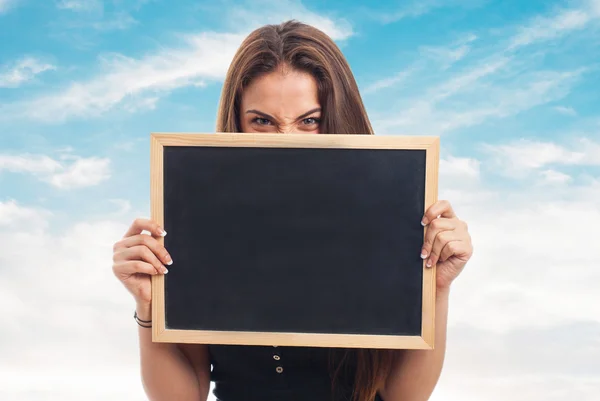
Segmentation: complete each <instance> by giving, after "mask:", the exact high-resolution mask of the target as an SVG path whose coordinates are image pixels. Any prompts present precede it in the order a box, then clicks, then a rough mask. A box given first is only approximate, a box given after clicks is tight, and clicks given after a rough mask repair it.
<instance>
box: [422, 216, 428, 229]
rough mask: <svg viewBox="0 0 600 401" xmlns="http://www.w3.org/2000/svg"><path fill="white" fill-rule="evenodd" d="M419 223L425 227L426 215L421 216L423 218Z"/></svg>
mask: <svg viewBox="0 0 600 401" xmlns="http://www.w3.org/2000/svg"><path fill="white" fill-rule="evenodd" d="M421 225H422V226H423V227H425V226H426V225H427V217H423V220H421Z"/></svg>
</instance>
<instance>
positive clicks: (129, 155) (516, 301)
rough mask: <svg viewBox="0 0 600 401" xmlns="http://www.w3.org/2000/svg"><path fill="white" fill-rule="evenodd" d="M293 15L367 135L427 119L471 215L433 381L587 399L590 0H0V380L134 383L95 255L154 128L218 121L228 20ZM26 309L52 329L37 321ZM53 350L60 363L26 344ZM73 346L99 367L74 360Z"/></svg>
mask: <svg viewBox="0 0 600 401" xmlns="http://www.w3.org/2000/svg"><path fill="white" fill-rule="evenodd" d="M289 18H295V19H298V20H301V21H303V22H307V23H310V24H313V25H315V26H317V27H318V28H320V29H322V30H324V31H325V32H326V33H328V34H329V35H331V36H332V38H334V40H335V41H336V42H337V43H338V45H339V46H340V48H341V49H342V51H343V53H344V54H345V56H346V57H347V59H348V61H349V63H350V65H351V67H352V70H353V72H354V74H355V77H356V79H357V81H358V83H359V86H360V89H361V93H362V96H363V99H364V101H365V104H366V107H367V110H368V112H369V115H370V118H371V121H372V123H373V125H374V127H375V130H376V134H377V135H399V134H401V135H439V136H440V137H441V143H442V153H441V157H442V160H441V165H440V198H446V199H448V200H450V201H451V203H452V204H453V206H454V208H455V210H457V212H458V214H459V217H461V218H462V219H463V220H465V221H467V223H469V226H470V229H471V232H472V236H473V239H474V245H475V254H474V257H473V259H472V261H471V262H470V264H469V266H468V268H467V269H466V270H465V273H464V274H463V275H462V276H461V277H460V278H459V279H458V280H457V282H456V283H455V284H454V288H455V290H454V292H453V299H452V301H451V311H450V322H449V350H448V357H447V361H448V362H447V365H446V368H445V372H444V375H443V378H442V380H441V382H440V385H439V390H437V391H436V393H435V394H434V397H433V398H432V400H433V401H452V400H458V399H460V400H492V401H493V400H504V399H512V400H521V399H522V400H573V399H577V400H592V398H593V397H595V396H596V395H595V394H597V392H598V391H600V381H599V380H598V377H600V371H599V370H598V366H597V365H596V366H593V365H592V364H591V363H590V362H589V361H590V359H589V358H590V357H592V356H593V357H594V358H593V359H592V360H594V359H595V360H598V358H599V357H600V349H599V347H598V338H600V321H599V320H598V316H600V314H598V311H597V307H596V311H595V313H592V310H591V309H592V305H598V304H600V297H599V296H598V295H597V294H598V292H597V290H596V288H597V285H596V287H594V286H593V284H594V283H597V282H598V281H599V280H600V273H598V269H597V257H596V256H595V255H594V252H593V249H594V247H593V245H594V243H593V238H595V237H597V232H596V231H597V229H595V227H597V226H598V225H600V204H599V203H598V202H599V201H598V200H599V199H600V178H599V177H600V174H599V173H600V169H599V167H600V90H599V88H600V1H599V0H573V1H527V2H524V1H516V0H511V1H498V0H465V1H459V0H449V1H442V0H424V1H419V2H417V1H380V2H376V4H368V5H367V2H363V3H361V2H353V1H327V2H318V1H302V2H300V1H295V0H286V1H275V0H261V1H246V2H244V1H241V2H240V1H212V2H206V3H204V2H195V1H177V2H167V1H165V0H132V1H125V0H55V1H44V2H41V1H33V0H0V43H1V45H0V127H1V130H0V243H2V244H4V245H5V246H4V247H3V248H2V249H0V266H1V267H0V272H2V275H1V276H0V294H2V295H0V305H4V306H6V305H10V306H11V307H10V312H9V313H10V315H9V317H10V318H11V320H10V321H11V322H12V323H11V324H10V325H9V327H8V328H7V329H5V330H3V331H4V336H5V337H6V338H7V339H8V341H4V342H3V343H4V345H3V346H1V347H2V348H0V350H2V352H1V354H3V355H5V354H7V355H9V356H12V357H13V359H10V358H9V359H8V360H9V361H11V363H10V364H8V365H7V364H6V362H5V361H6V360H5V361H4V362H0V373H3V374H0V389H2V390H0V398H6V397H2V396H1V395H3V394H7V395H9V396H10V397H9V398H10V399H37V398H34V396H33V395H31V394H29V393H27V392H26V391H27V390H26V387H27V386H29V382H28V381H27V380H26V379H25V376H24V373H23V375H20V373H19V372H21V370H18V369H17V370H15V369H14V368H15V366H18V367H19V368H20V369H22V372H34V373H32V375H33V377H36V378H38V379H39V384H38V388H37V390H39V394H42V395H43V396H42V397H41V398H39V399H45V400H46V399H53V397H56V398H60V399H68V398H66V394H67V393H68V394H71V392H70V391H71V390H72V389H71V388H69V385H68V382H67V381H64V380H63V379H62V378H63V377H68V376H69V375H72V374H74V372H77V374H79V375H81V377H82V380H81V383H82V384H81V387H78V391H80V394H87V393H88V392H89V391H91V390H93V391H94V393H95V394H96V396H97V397H98V398H97V399H115V398H114V397H117V398H119V397H120V398H121V399H123V397H126V398H127V399H140V400H141V399H144V398H143V393H142V392H141V388H139V387H135V388H132V387H131V386H130V384H128V383H129V382H128V380H134V381H135V380H137V376H136V375H137V365H136V363H137V360H136V343H135V341H136V337H135V335H136V332H135V331H134V327H133V326H131V323H132V322H130V321H129V320H131V319H129V314H130V312H129V311H130V308H131V299H130V297H129V295H128V294H127V293H126V292H125V291H124V290H123V289H122V288H121V287H120V286H119V285H120V284H119V283H116V279H114V277H112V276H111V272H110V269H109V267H110V265H111V255H110V254H111V247H112V243H113V242H115V241H117V240H118V239H119V238H120V236H121V235H122V234H123V233H124V231H125V229H126V227H127V225H128V224H129V223H130V222H131V220H132V219H133V218H134V217H136V216H149V141H148V139H149V134H150V133H151V132H156V131H161V132H214V125H215V114H216V109H217V103H218V98H219V95H220V89H221V85H222V80H223V77H224V75H225V72H226V69H227V66H228V64H229V61H230V60H231V57H232V55H233V53H234V52H235V50H236V49H237V46H238V45H239V43H240V42H241V40H242V38H243V37H244V36H245V35H247V34H248V33H249V32H250V31H251V30H252V29H254V28H256V27H258V26H260V25H262V24H265V23H279V22H282V21H283V20H286V19H289ZM596 242H597V241H596ZM31 250H35V252H31ZM590 251H591V252H590ZM174 268H176V267H175V266H174ZM73 277H76V278H78V280H75V281H74V280H73V279H72V278H73ZM74 282H76V283H77V284H73V283H74ZM31 293H33V294H35V295H34V296H33V297H32V298H26V297H25V296H24V294H31ZM107 296H110V300H107ZM43 308H46V309H45V310H47V311H48V313H47V314H46V316H45V317H40V316H39V315H40V311H41V310H42V309H43ZM65 313H83V314H84V315H86V316H95V317H96V318H100V319H101V321H100V323H98V321H93V320H91V318H90V320H87V319H85V318H84V320H83V323H84V324H83V325H77V324H76V323H73V322H72V321H71V319H72V318H71V317H68V316H66V315H65ZM65 316H66V317H65ZM34 317H35V318H36V319H42V320H41V324H45V325H46V327H47V329H48V330H49V331H50V332H52V333H55V334H54V335H51V336H48V337H47V338H44V339H43V340H40V339H39V338H37V337H35V336H34V335H33V334H32V330H33V326H29V325H30V324H31V323H29V322H30V319H33V318H34ZM107 321H108V322H109V323H107ZM102 322H104V323H102ZM101 323H102V324H101ZM107 325H108V326H109V327H110V329H107V327H106V326H107ZM105 330H108V331H109V333H110V334H111V335H113V336H116V337H115V338H117V337H118V338H123V341H122V343H119V345H115V344H114V343H112V342H107V340H106V336H105V335H102V332H104V331H105ZM73 333H78V335H79V336H78V337H74V338H75V340H73V341H71V342H70V343H69V344H70V347H69V349H71V350H72V352H70V353H67V354H65V347H66V346H65V343H64V341H65V339H66V338H72V335H73ZM99 333H100V334H99ZM25 341H28V344H30V345H29V346H28V349H29V351H27V353H26V355H25V356H23V355H22V354H17V353H16V352H15V351H14V350H15V349H18V345H19V344H24V342H25ZM31 344H35V346H31ZM575 344H579V346H576V345H575ZM90 346H93V348H94V349H95V350H96V351H83V350H89V349H90ZM578 347H579V348H578ZM581 349H584V350H585V352H583V351H580V350H581ZM549 350H551V351H549ZM44 353H45V354H44ZM40 355H45V356H44V358H40ZM53 355H61V358H63V360H64V361H65V362H64V363H63V364H62V365H60V366H59V367H54V368H52V367H50V365H47V363H46V362H44V361H43V360H42V359H44V360H45V359H46V358H50V359H51V358H52V356H53ZM82 358H83V359H82ZM86 358H94V360H96V361H97V367H96V368H94V369H93V370H84V371H80V370H76V369H74V368H73V367H74V366H78V365H77V364H78V363H80V362H82V363H85V361H87V359H86ZM583 367H585V368H586V369H583ZM15 372H16V373H15ZM49 372H54V374H55V376H52V375H49ZM117 373H118V376H117ZM28 374H29V373H28ZM97 374H102V375H104V376H106V377H111V378H112V379H114V380H115V383H117V384H116V385H115V388H114V389H113V390H110V391H113V392H112V393H110V392H109V390H106V389H102V388H99V387H98V386H97V384H96V383H95V381H94V379H93V378H94V375H97ZM111 375H112V376H111ZM458 380H469V382H470V383H471V386H470V387H469V388H464V386H459V385H457V384H456V383H457V381H458ZM61 383H62V384H61ZM86 383H87V384H86ZM61 386H62V387H61ZM515 389H518V392H515ZM68 390H69V391H68ZM2 391H4V392H5V393H2ZM88 399H89V398H88Z"/></svg>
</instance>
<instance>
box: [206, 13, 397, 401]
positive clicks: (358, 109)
mask: <svg viewBox="0 0 600 401" xmlns="http://www.w3.org/2000/svg"><path fill="white" fill-rule="evenodd" d="M285 67H290V68H291V69H293V70H298V71H303V72H307V73H309V74H311V75H312V76H313V77H314V78H315V80H316V82H317V88H318V97H319V103H320V104H321V124H320V132H321V133H324V134H367V135H372V134H373V129H372V127H371V123H370V122H369V118H368V116H367V112H366V110H365V107H364V105H363V102H362V99H361V96H360V93H359V91H358V85H357V84H356V81H355V79H354V76H353V74H352V71H351V70H350V66H349V65H348V63H347V61H346V59H345V57H344V56H343V54H342V52H341V51H340V49H339V48H338V47H337V45H336V44H335V42H333V40H332V39H331V38H330V37H329V36H327V35H326V34H325V33H323V32H322V31H320V30H318V29H316V28H314V27H312V26H309V25H306V24H303V23H300V22H297V21H293V20H292V21H287V22H284V23H282V24H279V25H265V26H263V27H261V28H258V29H256V30H255V31H253V32H252V33H250V35H248V37H247V38H246V39H244V41H243V42H242V44H241V46H240V47H239V49H238V50H237V53H236V54H235V56H234V57H233V60H232V62H231V65H230V66H229V70H228V71H227V76H226V77H225V82H224V84H223V90H222V93H221V100H220V103H219V109H218V114H217V132H241V124H240V103H241V96H242V92H243V90H244V88H245V87H247V85H248V84H249V83H250V82H251V81H252V80H253V79H254V78H256V77H258V76H260V75H262V74H267V73H270V72H273V71H274V70H275V69H276V68H285ZM337 350H338V351H343V350H340V349H337ZM332 355H333V350H332V353H331V355H330V356H332ZM393 356H394V354H393V353H392V351H390V350H376V349H354V350H350V349H347V350H345V351H344V355H343V357H342V358H341V360H340V361H338V362H339V363H337V366H335V363H333V365H330V368H331V367H332V366H333V367H335V372H332V387H334V388H335V383H336V377H337V375H338V373H340V372H342V371H344V370H343V369H342V368H343V366H342V362H346V363H348V365H344V367H348V366H353V365H354V364H356V365H355V366H356V369H355V373H354V380H353V399H354V400H355V401H372V400H373V399H374V398H375V396H376V394H377V391H378V390H379V389H380V388H382V387H383V385H384V382H385V379H386V378H387V376H388V375H389V372H390V370H391V367H392V363H393ZM350 358H353V359H350ZM332 360H333V356H332V357H331V358H330V362H332ZM345 371H347V370H345Z"/></svg>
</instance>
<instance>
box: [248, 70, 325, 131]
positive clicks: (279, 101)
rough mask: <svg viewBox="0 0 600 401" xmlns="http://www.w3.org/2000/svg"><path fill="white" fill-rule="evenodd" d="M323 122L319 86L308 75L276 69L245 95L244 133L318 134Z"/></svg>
mask: <svg viewBox="0 0 600 401" xmlns="http://www.w3.org/2000/svg"><path fill="white" fill-rule="evenodd" d="M320 119H321V105H320V104H319V100H318V92H317V82H316V81H315V79H314V78H313V76H312V75H310V74H308V73H305V72H300V71H296V70H292V69H285V70H283V71H282V70H281V69H277V70H276V71H274V72H271V73H269V74H266V75H263V76H260V77H258V78H256V79H254V80H253V81H252V82H251V83H250V85H248V86H247V87H246V89H245V90H244V92H243V94H242V101H241V108H240V122H241V125H242V132H266V133H311V134H318V133H319V126H320Z"/></svg>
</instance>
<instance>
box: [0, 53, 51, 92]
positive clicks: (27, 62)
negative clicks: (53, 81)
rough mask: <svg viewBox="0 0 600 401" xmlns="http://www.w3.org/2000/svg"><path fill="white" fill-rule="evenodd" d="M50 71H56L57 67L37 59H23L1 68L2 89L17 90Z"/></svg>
mask: <svg viewBox="0 0 600 401" xmlns="http://www.w3.org/2000/svg"><path fill="white" fill-rule="evenodd" d="M49 70H56V67H55V66H54V65H52V64H48V63H45V62H43V61H41V60H39V59H36V58H35V57H23V58H21V59H19V60H17V61H15V62H12V63H8V64H5V65H3V66H0V88H16V87H18V86H20V85H21V84H23V83H25V82H28V81H31V80H32V79H33V78H35V76H36V75H38V74H41V73H42V72H44V71H49Z"/></svg>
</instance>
